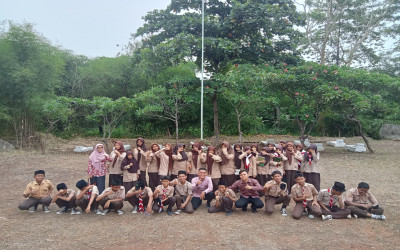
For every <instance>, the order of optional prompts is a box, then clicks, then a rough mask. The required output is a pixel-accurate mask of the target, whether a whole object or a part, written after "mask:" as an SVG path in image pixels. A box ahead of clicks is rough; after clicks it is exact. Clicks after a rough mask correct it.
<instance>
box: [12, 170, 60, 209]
mask: <svg viewBox="0 0 400 250" xmlns="http://www.w3.org/2000/svg"><path fill="white" fill-rule="evenodd" d="M33 178H34V179H35V180H34V181H32V182H31V183H29V184H28V185H27V186H26V188H25V191H24V193H23V196H24V197H25V198H28V199H27V200H25V201H24V202H22V203H21V204H20V205H19V206H18V208H19V209H20V210H28V209H30V208H31V210H30V212H31V213H34V212H36V209H37V207H38V206H39V204H42V208H43V211H44V212H45V213H49V212H50V210H49V206H50V203H51V197H50V194H51V192H52V191H53V189H54V186H53V184H52V183H51V182H50V181H49V180H45V179H44V178H45V172H44V170H37V171H35V173H34V176H33Z"/></svg>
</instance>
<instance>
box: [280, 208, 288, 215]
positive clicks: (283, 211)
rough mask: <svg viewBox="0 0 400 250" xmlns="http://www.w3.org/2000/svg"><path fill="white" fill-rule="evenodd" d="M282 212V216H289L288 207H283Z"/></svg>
mask: <svg viewBox="0 0 400 250" xmlns="http://www.w3.org/2000/svg"><path fill="white" fill-rule="evenodd" d="M281 214H282V216H287V213H286V208H282V209H281Z"/></svg>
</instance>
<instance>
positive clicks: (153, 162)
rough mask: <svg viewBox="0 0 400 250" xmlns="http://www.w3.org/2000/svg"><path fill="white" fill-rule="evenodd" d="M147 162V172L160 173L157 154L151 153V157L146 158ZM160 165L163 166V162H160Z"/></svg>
mask: <svg viewBox="0 0 400 250" xmlns="http://www.w3.org/2000/svg"><path fill="white" fill-rule="evenodd" d="M146 156H147V154H146ZM146 162H147V164H148V168H147V171H148V172H149V173H158V166H157V162H158V161H157V157H156V155H155V153H151V154H150V155H149V157H148V158H146ZM160 164H161V160H160Z"/></svg>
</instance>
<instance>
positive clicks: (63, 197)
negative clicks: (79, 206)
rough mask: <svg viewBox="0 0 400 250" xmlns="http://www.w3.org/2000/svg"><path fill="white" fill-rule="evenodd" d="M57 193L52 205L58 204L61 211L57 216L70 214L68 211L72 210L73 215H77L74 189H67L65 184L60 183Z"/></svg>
mask: <svg viewBox="0 0 400 250" xmlns="http://www.w3.org/2000/svg"><path fill="white" fill-rule="evenodd" d="M57 191H58V192H57V193H56V194H55V195H54V197H53V200H52V201H51V202H52V203H56V204H57V206H58V207H59V208H61V210H60V211H58V212H57V214H62V213H65V212H68V209H70V208H71V214H76V211H75V208H76V204H75V200H76V197H75V191H74V190H72V189H69V188H67V185H65V183H60V184H58V185H57Z"/></svg>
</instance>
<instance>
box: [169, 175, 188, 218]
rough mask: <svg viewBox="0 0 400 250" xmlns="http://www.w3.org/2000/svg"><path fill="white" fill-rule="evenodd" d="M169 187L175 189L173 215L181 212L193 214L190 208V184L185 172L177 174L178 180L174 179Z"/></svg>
mask: <svg viewBox="0 0 400 250" xmlns="http://www.w3.org/2000/svg"><path fill="white" fill-rule="evenodd" d="M169 185H170V186H174V187H175V196H174V197H175V199H176V209H177V210H176V212H175V214H181V213H182V211H184V212H185V213H188V214H192V213H194V209H193V206H192V202H191V199H192V196H193V192H192V184H191V183H190V182H188V181H187V176H186V172H185V171H182V170H181V171H179V172H178V179H175V180H173V181H171V182H170V183H169Z"/></svg>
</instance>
